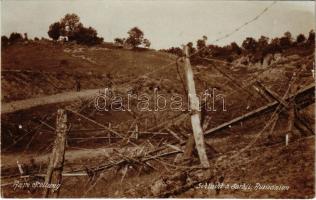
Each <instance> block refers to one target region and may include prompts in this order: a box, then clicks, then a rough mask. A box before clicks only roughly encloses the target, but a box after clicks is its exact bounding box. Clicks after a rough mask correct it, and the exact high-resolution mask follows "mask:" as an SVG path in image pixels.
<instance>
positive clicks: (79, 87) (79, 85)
mask: <svg viewBox="0 0 316 200" xmlns="http://www.w3.org/2000/svg"><path fill="white" fill-rule="evenodd" d="M76 89H77V92H80V89H81V84H80V79H79V78H77V79H76Z"/></svg>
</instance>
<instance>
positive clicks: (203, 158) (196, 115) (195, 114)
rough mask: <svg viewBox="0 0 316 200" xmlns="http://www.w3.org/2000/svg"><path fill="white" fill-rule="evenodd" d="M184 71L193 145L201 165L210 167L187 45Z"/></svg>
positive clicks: (184, 49) (185, 47)
mask: <svg viewBox="0 0 316 200" xmlns="http://www.w3.org/2000/svg"><path fill="white" fill-rule="evenodd" d="M183 51H184V55H185V58H184V72H185V77H186V81H187V88H188V96H189V98H188V99H189V105H190V109H191V125H192V129H193V135H194V140H195V146H196V149H197V151H198V154H199V158H200V162H201V164H202V166H203V167H210V163H209V161H208V158H207V155H206V150H205V143H204V135H203V130H202V127H201V121H200V112H199V108H200V105H199V99H198V97H197V96H196V91H195V83H194V78H193V71H192V68H191V64H190V59H189V49H188V46H184V48H183Z"/></svg>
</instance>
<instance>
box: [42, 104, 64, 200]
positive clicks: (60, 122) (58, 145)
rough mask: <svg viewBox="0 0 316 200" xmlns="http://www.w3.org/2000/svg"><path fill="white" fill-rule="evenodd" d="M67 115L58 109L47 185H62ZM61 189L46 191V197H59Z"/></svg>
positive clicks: (46, 179)
mask: <svg viewBox="0 0 316 200" xmlns="http://www.w3.org/2000/svg"><path fill="white" fill-rule="evenodd" d="M67 130H68V127H67V115H66V111H65V110H63V109H58V111H57V119H56V139H55V143H54V148H53V152H52V154H51V157H50V160H49V164H48V167H47V175H46V177H45V184H51V183H53V184H61V181H62V172H63V166H64V159H65V144H66V134H67ZM59 189H60V187H59ZM59 189H58V190H57V191H53V190H50V189H49V188H46V189H45V192H44V197H46V198H47V197H48V196H49V194H50V193H51V194H52V197H53V198H56V197H58V194H59Z"/></svg>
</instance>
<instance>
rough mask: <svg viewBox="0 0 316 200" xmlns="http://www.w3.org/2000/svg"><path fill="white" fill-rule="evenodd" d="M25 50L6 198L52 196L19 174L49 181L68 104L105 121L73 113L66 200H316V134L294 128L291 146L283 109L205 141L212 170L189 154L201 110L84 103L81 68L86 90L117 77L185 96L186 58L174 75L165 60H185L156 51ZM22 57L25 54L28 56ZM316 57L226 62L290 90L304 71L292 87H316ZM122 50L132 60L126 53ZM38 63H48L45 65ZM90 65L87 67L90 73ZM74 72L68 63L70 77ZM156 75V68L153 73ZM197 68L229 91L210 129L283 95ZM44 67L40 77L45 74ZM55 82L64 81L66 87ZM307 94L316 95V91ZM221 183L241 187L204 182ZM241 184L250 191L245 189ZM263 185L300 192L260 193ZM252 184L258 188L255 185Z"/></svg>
mask: <svg viewBox="0 0 316 200" xmlns="http://www.w3.org/2000/svg"><path fill="white" fill-rule="evenodd" d="M25 48H26V47H25V46H23V45H21V46H17V47H15V48H13V47H12V48H11V49H7V50H6V51H5V52H4V55H3V61H4V62H3V68H2V70H3V71H4V73H2V91H3V94H2V107H3V108H5V109H6V108H10V105H14V104H18V105H19V106H21V108H23V109H15V110H14V109H13V110H12V111H11V112H7V113H5V114H2V115H1V118H2V119H1V124H2V126H1V132H2V134H1V150H2V151H1V184H2V188H1V192H2V196H3V197H41V196H42V194H43V189H41V188H37V189H27V188H24V189H21V188H16V189H14V187H15V186H16V183H17V181H19V182H20V183H22V182H36V181H43V177H44V176H45V174H46V171H47V169H46V168H47V163H48V160H49V157H50V154H51V151H52V147H53V143H54V140H55V130H54V129H55V123H56V111H57V109H59V108H64V109H69V110H75V111H77V112H79V113H80V114H82V115H84V116H85V117H87V118H89V119H91V120H92V121H94V122H91V121H89V120H87V119H84V118H82V117H80V116H79V115H76V114H74V113H71V112H67V117H68V121H69V126H70V127H71V129H70V130H69V133H68V135H67V143H66V153H65V163H64V169H63V173H64V176H63V179H62V186H61V190H60V194H59V197H115V198H116V197H135V198H138V197H178V198H198V197H199V198H214V197H218V198H229V197H230V198H313V197H314V196H315V184H314V183H315V135H314V134H307V133H306V132H304V131H302V130H299V129H298V128H294V129H293V131H292V132H291V134H290V138H289V142H288V145H286V142H285V135H286V134H287V132H286V128H287V127H288V114H287V112H285V111H279V112H278V113H277V114H278V120H276V121H275V125H273V123H272V124H268V122H269V121H270V119H271V115H272V114H273V113H274V112H275V110H274V109H275V108H274V109H270V110H267V111H266V112H263V113H260V115H257V116H255V117H251V118H248V119H246V120H242V121H240V122H238V123H234V124H232V125H231V126H227V127H225V128H223V129H221V130H218V131H216V132H214V133H212V134H210V135H208V136H205V137H206V144H207V145H206V151H207V154H208V158H209V162H210V169H207V170H205V169H201V166H200V162H199V159H198V155H197V152H196V150H195V151H194V152H193V154H192V155H191V157H190V159H189V161H183V160H181V158H182V155H183V153H184V151H185V150H186V145H185V144H186V141H187V140H188V138H189V136H190V135H192V130H191V122H190V117H189V113H187V112H181V111H179V112H174V111H172V110H165V111H161V112H138V111H137V110H132V111H131V112H123V111H122V112H116V111H109V112H102V111H97V110H96V109H95V105H94V99H93V97H91V95H90V93H89V95H88V94H87V95H84V96H81V98H80V99H78V98H77V97H78V96H80V95H79V94H78V93H77V92H74V84H75V80H76V78H77V75H78V74H79V75H80V79H81V80H82V87H83V88H82V89H83V92H82V93H84V94H86V93H85V92H84V91H85V90H87V91H93V92H95V91H96V90H99V89H100V88H103V87H104V86H108V85H109V82H111V85H112V87H113V89H114V90H115V92H116V94H124V93H126V92H133V93H137V94H141V93H144V94H148V95H152V91H153V89H154V88H159V93H160V94H162V95H165V96H168V97H169V96H171V95H173V94H178V95H182V96H183V97H184V95H185V92H184V91H183V86H182V83H181V78H180V77H181V76H182V75H183V74H181V73H180V74H178V73H177V69H176V67H175V65H172V66H170V68H169V69H168V73H166V71H167V70H165V69H162V68H161V70H159V67H158V66H161V65H165V64H168V63H170V61H173V60H174V57H173V56H168V55H167V54H164V53H161V52H155V51H149V52H145V53H144V52H130V51H127V50H119V49H108V48H105V47H100V48H93V49H92V48H88V47H80V46H69V47H62V46H55V47H52V46H51V44H47V46H43V45H35V46H29V47H28V48H30V50H32V51H33V52H37V53H38V54H41V55H42V57H40V56H39V57H36V56H32V55H29V54H28V53H25V50H24V49H25ZM43 49H50V51H43ZM14 53H19V56H18V57H17V59H16V61H14V59H13V55H14ZM287 53H288V52H287ZM313 53H314V52H310V53H308V54H304V55H300V56H293V55H292V54H293V53H292V54H290V55H288V54H286V53H284V55H283V57H282V59H281V60H278V61H275V63H274V64H272V65H270V66H263V65H254V66H249V68H245V67H243V66H239V67H238V66H237V67H236V66H234V69H232V67H231V66H230V65H229V64H227V65H225V64H221V65H220V66H221V67H222V70H225V71H226V72H228V73H231V75H232V76H233V77H235V78H236V79H237V80H238V81H239V82H240V83H242V84H243V85H244V86H246V85H247V84H249V83H250V82H251V81H253V79H254V80H255V79H258V80H260V81H262V82H263V83H264V84H265V86H267V87H268V88H270V89H271V90H273V91H274V92H276V93H277V94H278V95H279V96H281V97H282V96H283V95H284V94H285V93H286V90H287V88H288V85H289V82H290V80H291V78H292V77H293V72H299V73H298V75H297V80H296V81H295V83H294V84H293V85H294V87H295V90H294V92H293V91H292V93H291V94H294V93H295V92H297V91H299V90H300V89H304V88H306V87H307V86H309V85H311V84H313V83H314V78H313V76H312V73H311V69H312V64H313V59H314V57H313ZM43 54H45V55H43ZM46 54H49V55H50V56H49V57H48V56H46ZM140 55H143V56H140ZM45 56H46V57H45ZM120 57H121V58H122V59H118V58H120ZM52 58H56V59H55V60H54V59H52ZM57 58H58V59H57ZM24 60H26V61H25V62H24ZM61 60H67V61H68V62H60V61H61ZM21 63H23V65H22V64H21ZM35 63H36V64H37V66H34V65H35ZM61 63H63V64H65V63H68V64H66V65H68V66H70V67H69V68H71V69H67V68H63V67H60V66H59V65H60V64H61ZM140 63H141V64H140ZM117 65H121V66H123V67H122V68H121V70H119V69H116V68H115V67H116V66H117ZM83 67H86V68H87V69H86V70H82V68H83ZM252 67H255V69H253V68H252ZM13 69H14V70H13ZM39 69H40V70H39ZM63 69H67V70H65V72H64V71H63ZM156 69H158V70H157V71H154V70H156ZM300 69H301V70H300ZM10 70H11V71H10ZM12 70H13V71H12ZM19 70H22V71H19ZM148 71H149V72H150V71H151V72H153V73H152V74H150V75H149V74H147V72H148ZM193 71H194V76H195V82H196V87H197V93H198V94H199V95H201V94H202V93H203V92H204V90H205V89H206V88H216V89H217V91H218V92H219V93H220V94H224V95H225V97H226V98H225V100H226V102H225V106H226V109H227V111H223V110H220V109H219V108H221V106H222V101H218V102H216V104H214V106H216V108H217V111H216V112H215V111H209V112H207V113H206V115H205V117H206V119H205V122H204V130H210V129H212V128H215V127H217V126H218V125H221V124H223V123H225V122H227V121H230V120H232V119H234V118H236V117H239V116H241V115H243V114H246V113H249V112H251V111H253V110H256V109H258V108H260V107H262V106H264V105H266V104H268V103H271V102H273V101H274V99H271V98H265V97H263V96H262V95H261V94H259V93H258V92H257V91H256V88H254V87H252V85H250V86H248V87H245V88H246V89H243V90H240V88H238V86H236V84H234V82H232V81H231V80H228V79H227V77H226V78H225V77H224V76H223V75H221V73H219V72H218V71H216V70H215V69H214V68H212V67H210V66H194V68H193ZM90 72H91V73H90ZM232 72H233V73H232ZM34 73H36V74H38V75H37V76H34ZM107 74H111V75H110V76H108V75H107ZM32 77H34V78H32ZM56 80H60V81H56ZM51 82H52V83H56V82H57V83H58V85H55V86H54V85H52V84H50V83H51ZM19 88H20V89H19ZM39 91H41V92H39ZM69 94H70V95H69ZM306 96H308V97H309V98H311V99H313V101H314V94H310V95H306ZM300 98H305V96H304V97H300ZM300 98H297V99H296V100H297V101H300V102H301V103H298V104H297V108H298V112H299V113H300V114H301V115H302V116H304V119H303V120H304V121H305V122H306V123H307V124H308V126H309V127H312V129H313V131H314V132H315V130H314V126H315V122H314V120H315V111H314V108H315V104H314V103H313V102H312V103H311V102H308V103H306V102H307V101H305V100H304V99H300ZM35 100H36V101H35ZM302 102H303V103H302ZM304 102H305V103H304ZM305 104H306V105H305ZM307 104H308V105H307ZM132 105H134V104H132ZM95 122H97V123H99V124H101V125H102V126H105V127H108V128H109V129H111V130H115V131H116V132H118V133H120V134H122V135H123V136H124V138H123V139H121V138H117V137H116V136H115V134H113V133H111V132H110V131H108V129H105V128H104V127H103V128H102V127H100V126H98V125H96V123H95ZM267 124H268V126H267V128H265V126H266V125H267ZM173 133H174V134H175V135H177V136H176V137H175V136H174V134H173ZM17 161H18V162H19V163H20V164H21V166H22V169H23V170H24V174H23V175H31V176H26V177H21V176H20V172H19V168H18V166H17ZM100 167H103V168H104V169H100ZM74 174H75V175H74ZM219 183H222V184H224V185H226V186H227V185H229V186H227V188H224V189H221V190H215V189H207V188H203V187H202V188H201V187H200V188H199V186H202V185H203V184H204V185H205V184H219ZM200 184H202V185H200ZM237 184H238V185H239V186H240V188H236V187H237ZM257 184H261V185H270V186H271V185H277V186H284V187H288V189H286V190H285V189H283V190H273V189H267V188H265V189H264V188H261V189H255V186H256V185H257ZM241 185H243V186H241ZM244 185H248V189H247V187H245V186H244Z"/></svg>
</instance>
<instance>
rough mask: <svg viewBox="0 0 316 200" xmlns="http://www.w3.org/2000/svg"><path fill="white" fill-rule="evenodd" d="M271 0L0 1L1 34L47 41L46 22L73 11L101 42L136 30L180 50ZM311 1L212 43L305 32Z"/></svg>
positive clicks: (155, 44) (279, 7)
mask: <svg viewBox="0 0 316 200" xmlns="http://www.w3.org/2000/svg"><path fill="white" fill-rule="evenodd" d="M271 3H272V2H271V1H205V0H204V1H188V0H186V1H184V0H183V1H175V0H174V1H163V0H160V1H159V0H155V1H148V0H143V1H119V0H115V1H114V0H107V1H101V0H89V1H88V0H84V1H81V0H80V1H79V0H66V1H65V0H63V1H61V0H46V1H45V0H19V1H18V0H2V2H1V4H2V5H1V17H2V19H1V20H2V24H1V25H2V28H1V32H2V35H9V34H10V33H11V32H21V33H24V32H27V33H28V35H29V37H31V38H33V37H35V36H37V37H42V36H43V37H48V36H47V31H48V27H49V25H50V24H52V23H53V22H56V21H59V20H60V19H61V18H62V17H63V16H64V15H65V14H66V13H76V14H78V15H79V17H80V19H81V22H82V23H83V24H84V25H85V26H92V27H94V28H95V29H96V30H97V31H98V33H99V35H100V36H102V37H104V40H105V41H113V39H114V38H115V37H126V36H127V31H128V30H129V29H130V28H132V27H134V26H138V27H139V28H140V29H141V30H143V31H144V33H145V37H146V38H148V39H149V40H150V41H151V43H152V48H157V49H159V48H168V47H170V46H180V45H181V44H184V43H187V42H189V41H196V40H197V39H198V38H201V37H202V36H203V35H206V36H207V37H208V41H213V40H215V39H216V38H219V37H221V36H223V35H225V34H227V33H229V32H231V31H232V30H234V29H235V28H237V27H238V26H240V25H241V24H243V23H245V22H247V21H249V20H251V19H252V18H254V17H255V16H256V15H258V14H259V13H260V12H261V11H262V10H263V9H264V8H265V7H267V6H269V5H270V4H271ZM314 18H315V2H314V1H282V2H277V3H276V4H275V5H273V6H272V7H271V8H270V9H269V10H268V11H267V12H266V13H265V14H263V15H262V16H261V17H260V18H259V19H258V20H256V21H255V22H253V23H251V24H249V25H247V26H246V27H245V28H243V29H242V30H240V31H239V32H237V33H235V34H234V35H232V36H231V37H229V38H227V39H225V40H221V41H220V42H218V43H217V44H219V45H224V44H228V43H230V42H232V41H237V42H238V43H239V44H240V42H241V41H242V40H243V39H244V38H245V37H248V36H252V37H255V38H258V37H260V36H261V35H265V36H268V37H274V36H280V35H283V33H284V32H286V31H290V32H291V33H292V34H293V35H297V34H298V33H305V34H307V33H308V32H309V31H310V30H311V29H314V26H315V19H314Z"/></svg>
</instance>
